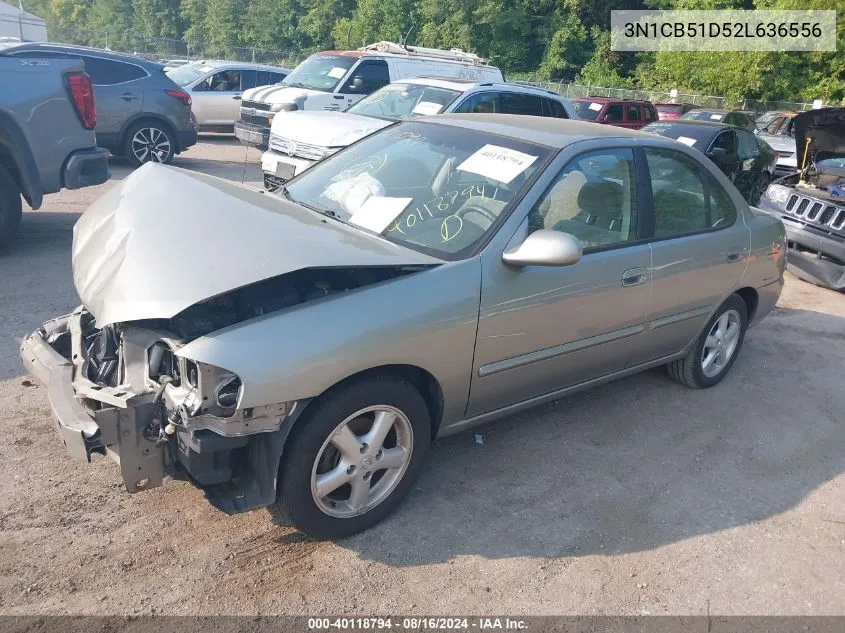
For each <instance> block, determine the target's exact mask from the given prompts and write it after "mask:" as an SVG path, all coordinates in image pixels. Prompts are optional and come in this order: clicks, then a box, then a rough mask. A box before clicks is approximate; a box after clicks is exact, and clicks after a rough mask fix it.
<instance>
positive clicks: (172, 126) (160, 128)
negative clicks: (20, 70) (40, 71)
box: [0, 43, 197, 166]
mask: <svg viewBox="0 0 845 633" xmlns="http://www.w3.org/2000/svg"><path fill="white" fill-rule="evenodd" d="M0 55H3V56H5V57H17V58H29V59H33V58H35V59H37V58H70V59H79V60H82V62H83V63H84V64H85V72H86V73H88V75H89V76H90V77H91V83H92V84H93V85H94V98H95V100H96V104H97V127H96V129H95V132H96V134H97V144H98V145H99V146H101V147H105V148H106V149H108V150H109V151H110V152H111V153H112V154H114V155H115V156H124V157H126V158H127V159H128V160H129V162H130V163H132V164H133V165H135V166H138V165H141V164H143V163H146V162H147V161H154V162H158V163H169V162H170V161H171V160H173V157H174V156H175V155H176V154H179V153H180V152H182V151H184V150H186V149H187V148H189V147H190V146H191V145H194V144H195V143H196V142H197V130H196V126H195V125H194V123H193V121H192V120H191V97H190V95H189V94H188V93H187V92H185V91H184V90H182V89H181V88H180V87H179V86H177V85H176V84H175V83H173V81H171V80H170V79H169V78H168V77H167V75H165V74H164V70H163V69H164V67H163V66H162V65H161V64H157V63H155V62H149V61H147V60H145V59H141V58H139V57H133V56H131V55H122V54H119V53H112V52H109V51H102V50H98V49H95V48H84V47H81V46H65V45H61V44H39V43H32V44H21V45H19V46H12V47H10V48H6V49H4V50H3V51H2V53H0Z"/></svg>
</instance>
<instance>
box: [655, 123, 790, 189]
mask: <svg viewBox="0 0 845 633" xmlns="http://www.w3.org/2000/svg"><path fill="white" fill-rule="evenodd" d="M642 131H643V132H652V133H654V134H659V135H660V136H666V137H669V138H673V139H676V140H678V141H680V142H681V143H683V144H684V145H688V146H690V147H694V148H695V149H697V150H699V151H700V152H702V153H704V154H706V155H707V156H708V157H709V158H710V160H712V161H713V162H714V163H716V165H718V167H719V169H721V170H722V171H723V172H724V173H725V175H726V176H727V177H728V178H730V179H731V182H733V184H734V186H735V187H736V188H737V189H739V192H740V193H741V194H742V195H743V197H744V198H745V199H746V200H748V202H749V203H750V204H752V205H756V204H757V203H758V202H759V201H760V196H762V195H763V192H764V191H765V190H766V187H768V186H769V183H770V182H771V180H772V174H773V173H774V169H775V165H776V164H777V153H776V152H775V151H774V150H773V149H772V148H771V147H769V146H768V145H767V144H766V143H765V142H764V141H761V140H760V139H758V138H757V137H756V136H754V135H753V134H752V133H751V132H749V131H748V130H746V129H744V128H738V127H736V126H733V125H726V124H724V123H710V122H708V121H685V120H683V119H678V120H677V121H658V122H656V123H649V124H648V125H646V126H645V127H644V128H643V129H642Z"/></svg>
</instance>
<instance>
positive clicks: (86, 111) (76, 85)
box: [66, 73, 97, 130]
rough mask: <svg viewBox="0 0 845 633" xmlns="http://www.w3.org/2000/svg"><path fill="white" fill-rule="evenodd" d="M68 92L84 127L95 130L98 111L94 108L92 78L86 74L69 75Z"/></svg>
mask: <svg viewBox="0 0 845 633" xmlns="http://www.w3.org/2000/svg"><path fill="white" fill-rule="evenodd" d="M66 77H67V91H68V95H69V96H70V100H71V103H73V107H74V109H75V110H76V115H77V116H78V117H79V121H80V123H82V127H84V128H85V129H86V130H93V129H94V126H95V125H97V109H96V107H95V106H94V89H93V88H92V87H91V78H90V77H89V76H88V75H87V74H85V73H68V74H67V75H66Z"/></svg>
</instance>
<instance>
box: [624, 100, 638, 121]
mask: <svg viewBox="0 0 845 633" xmlns="http://www.w3.org/2000/svg"><path fill="white" fill-rule="evenodd" d="M625 109H626V111H627V115H628V121H629V122H632V123H637V122H639V121H640V104H639V103H630V104H628V107H627V108H625Z"/></svg>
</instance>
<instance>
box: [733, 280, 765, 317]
mask: <svg viewBox="0 0 845 633" xmlns="http://www.w3.org/2000/svg"><path fill="white" fill-rule="evenodd" d="M733 294H735V295H738V296H739V297H740V299H742V300H743V301H744V302H745V308H746V309H747V311H748V322H749V323H751V321H753V320H754V315H755V314H756V312H757V304H758V303H759V301H760V295H759V294H758V293H757V291H756V290H755V289H754V288H752V287H750V286H746V287H744V288H739V289H738V290H735V291H734V293H733Z"/></svg>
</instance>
